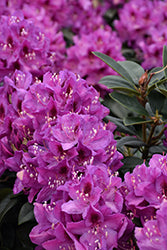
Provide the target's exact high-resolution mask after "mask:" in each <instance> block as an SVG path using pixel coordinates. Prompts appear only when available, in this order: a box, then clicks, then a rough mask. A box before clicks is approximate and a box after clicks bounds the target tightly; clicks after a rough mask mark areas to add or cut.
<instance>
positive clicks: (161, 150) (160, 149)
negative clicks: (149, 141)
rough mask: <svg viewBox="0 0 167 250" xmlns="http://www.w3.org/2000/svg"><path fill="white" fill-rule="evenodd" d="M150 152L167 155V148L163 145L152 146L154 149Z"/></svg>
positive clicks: (150, 149) (151, 148)
mask: <svg viewBox="0 0 167 250" xmlns="http://www.w3.org/2000/svg"><path fill="white" fill-rule="evenodd" d="M149 152H150V153H151V154H163V153H167V147H165V146H163V145H159V146H152V147H150V148H149Z"/></svg>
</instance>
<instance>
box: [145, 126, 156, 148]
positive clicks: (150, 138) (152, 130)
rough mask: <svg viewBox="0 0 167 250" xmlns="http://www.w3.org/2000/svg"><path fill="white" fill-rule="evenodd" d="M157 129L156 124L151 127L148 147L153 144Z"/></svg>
mask: <svg viewBox="0 0 167 250" xmlns="http://www.w3.org/2000/svg"><path fill="white" fill-rule="evenodd" d="M155 128H156V124H153V125H152V127H151V130H150V134H149V136H148V139H147V145H150V144H151V141H152V139H153V138H152V136H153V134H154V131H155Z"/></svg>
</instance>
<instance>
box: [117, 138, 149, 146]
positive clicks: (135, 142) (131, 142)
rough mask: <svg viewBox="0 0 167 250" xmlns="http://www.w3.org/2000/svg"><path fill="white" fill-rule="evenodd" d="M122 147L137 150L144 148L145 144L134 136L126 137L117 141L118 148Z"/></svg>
mask: <svg viewBox="0 0 167 250" xmlns="http://www.w3.org/2000/svg"><path fill="white" fill-rule="evenodd" d="M124 145H125V146H128V147H132V148H138V147H141V146H144V145H145V143H144V142H143V141H141V140H140V139H138V138H136V137H134V136H126V137H122V138H121V139H120V140H119V141H117V147H118V148H119V147H122V146H124Z"/></svg>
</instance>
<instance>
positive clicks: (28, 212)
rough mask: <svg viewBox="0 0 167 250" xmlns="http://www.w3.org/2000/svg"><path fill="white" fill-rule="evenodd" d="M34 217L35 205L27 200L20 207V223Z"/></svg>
mask: <svg viewBox="0 0 167 250" xmlns="http://www.w3.org/2000/svg"><path fill="white" fill-rule="evenodd" d="M33 219H34V212H33V205H32V204H30V203H28V202H26V203H25V204H24V205H23V206H22V208H21V209H20V213H19V216H18V225H21V224H22V223H25V222H27V221H30V220H33Z"/></svg>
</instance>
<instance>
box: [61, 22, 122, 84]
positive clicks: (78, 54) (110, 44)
mask: <svg viewBox="0 0 167 250" xmlns="http://www.w3.org/2000/svg"><path fill="white" fill-rule="evenodd" d="M121 46H122V44H121V42H120V40H119V39H118V37H117V34H116V33H115V32H114V31H112V29H111V28H110V27H109V26H107V25H106V26H105V27H104V28H103V29H102V28H99V29H97V30H95V31H94V32H92V33H90V34H82V35H81V36H75V37H74V45H73V46H71V47H70V48H68V49H67V60H66V62H65V67H66V68H67V69H69V70H73V71H77V72H78V73H79V74H80V75H81V76H82V77H86V79H87V81H89V82H90V83H91V84H93V83H95V82H97V81H98V80H99V78H101V77H102V76H104V75H109V74H115V71H113V70H112V69H111V68H109V67H106V65H105V64H104V62H102V61H101V60H97V58H96V57H95V56H94V55H93V54H92V53H91V52H92V51H99V52H101V53H104V54H107V55H108V56H111V57H112V58H113V59H115V60H120V61H121V60H124V57H123V56H122V55H121V53H120V51H121ZM81 48H82V49H81Z"/></svg>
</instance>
